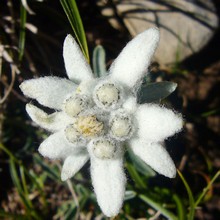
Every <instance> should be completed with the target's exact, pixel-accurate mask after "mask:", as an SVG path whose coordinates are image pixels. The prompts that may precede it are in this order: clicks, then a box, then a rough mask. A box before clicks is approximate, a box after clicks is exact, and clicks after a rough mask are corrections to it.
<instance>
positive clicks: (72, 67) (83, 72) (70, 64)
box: [63, 34, 93, 83]
mask: <svg viewBox="0 0 220 220" xmlns="http://www.w3.org/2000/svg"><path fill="white" fill-rule="evenodd" d="M63 58H64V63H65V67H66V71H67V75H68V77H69V79H71V80H73V81H75V82H77V83H79V82H81V81H84V80H90V79H92V78H93V75H92V71H91V68H90V66H89V64H88V63H87V61H86V60H85V57H84V55H83V54H82V52H81V50H80V48H79V46H78V44H77V43H76V41H75V40H74V38H73V37H72V36H71V35H70V34H69V35H67V37H66V38H65V41H64V44H63Z"/></svg>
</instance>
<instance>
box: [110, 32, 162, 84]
mask: <svg viewBox="0 0 220 220" xmlns="http://www.w3.org/2000/svg"><path fill="white" fill-rule="evenodd" d="M158 42H159V30H158V29H157V28H150V29H148V30H146V31H144V32H142V33H141V34H139V35H137V36H136V37H135V38H134V39H133V40H131V41H130V42H129V43H128V44H127V45H126V47H125V48H124V49H123V50H122V52H121V53H120V54H119V56H118V57H117V58H116V60H115V61H114V63H113V64H112V66H111V68H110V73H111V75H110V76H111V77H112V79H115V80H116V81H119V82H121V83H123V84H125V85H127V86H129V87H131V88H133V87H134V86H135V85H136V84H137V83H138V82H140V81H141V79H142V78H143V76H144V74H146V73H147V68H148V66H149V64H150V61H151V58H152V56H153V54H154V51H155V50H156V48H157V44H158Z"/></svg>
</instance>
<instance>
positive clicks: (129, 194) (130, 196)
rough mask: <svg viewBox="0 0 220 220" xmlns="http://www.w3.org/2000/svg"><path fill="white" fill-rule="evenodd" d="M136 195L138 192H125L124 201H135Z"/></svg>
mask: <svg viewBox="0 0 220 220" xmlns="http://www.w3.org/2000/svg"><path fill="white" fill-rule="evenodd" d="M136 195H137V193H136V192H134V191H132V190H127V191H126V192H125V197H124V201H126V200H130V199H133V198H134V197H135V196H136Z"/></svg>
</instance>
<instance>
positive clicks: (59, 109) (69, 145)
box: [20, 28, 182, 217]
mask: <svg viewBox="0 0 220 220" xmlns="http://www.w3.org/2000/svg"><path fill="white" fill-rule="evenodd" d="M158 41H159V31H158V29H156V28H151V29H149V30H147V31H145V32H143V33H141V34H139V35H138V36H137V37H135V38H134V39H133V40H132V41H131V42H129V43H128V44H127V45H126V47H125V48H124V49H123V50H122V52H121V53H120V55H119V56H118V58H117V59H116V60H115V62H114V63H113V64H112V66H111V68H110V70H109V74H108V75H107V76H105V77H103V78H94V77H93V74H92V71H91V69H90V67H89V65H88V63H87V62H86V60H85V59H84V56H83V54H82V53H81V51H80V49H79V47H78V45H77V43H76V42H75V40H74V39H73V38H72V37H71V36H70V35H68V36H67V37H66V39H65V41H64V46H63V56H64V62H65V67H66V71H67V75H68V77H69V79H70V80H67V79H63V78H58V77H42V78H39V79H31V80H27V81H25V82H23V83H22V84H21V86H20V87H21V90H22V91H23V93H24V94H25V95H26V96H28V97H30V98H33V99H36V100H37V101H38V102H39V103H40V104H42V105H44V106H46V107H49V108H52V109H55V112H54V113H53V114H47V113H45V112H44V111H42V110H41V109H39V108H37V107H36V106H34V105H32V104H27V106H26V110H27V112H28V114H29V115H30V117H31V118H32V120H33V121H34V122H36V123H37V124H38V125H39V126H41V127H42V128H44V129H47V130H48V131H51V132H52V133H53V134H52V135H51V136H49V137H48V138H47V139H46V140H45V141H44V142H43V143H42V144H41V145H40V147H39V152H40V153H41V154H42V155H43V156H45V157H48V158H50V159H61V160H63V161H64V164H63V168H62V172H61V179H62V180H63V181H64V180H67V179H69V178H71V177H72V176H74V174H75V173H76V172H78V171H79V170H80V169H81V167H82V166H83V165H84V164H85V163H86V162H87V161H88V159H89V158H90V163H91V178H92V184H93V187H94V191H95V193H96V196H97V200H98V204H99V206H100V207H101V209H102V211H103V212H104V214H105V215H106V216H109V217H110V216H115V215H117V214H118V213H119V211H120V208H121V206H122V204H123V198H124V193H125V184H126V177H125V174H124V170H123V155H124V152H125V150H126V148H131V149H132V150H133V152H134V153H135V154H136V155H137V156H138V157H140V158H141V159H142V160H143V161H144V162H146V163H147V164H148V165H150V166H151V167H152V168H153V169H154V170H156V171H157V172H158V173H160V174H163V175H165V176H167V177H170V178H172V177H174V176H175V175H176V168H175V165H174V163H173V161H172V159H171V158H170V156H169V154H168V153H167V151H166V150H165V148H164V147H163V146H162V142H163V141H164V140H165V139H167V138H168V137H170V136H172V135H174V134H175V133H176V132H179V131H180V130H181V128H182V119H181V116H180V115H178V114H175V113H174V112H173V111H172V110H168V109H166V108H164V107H162V106H159V105H156V104H141V105H140V104H138V103H137V102H136V99H137V92H138V87H139V86H140V84H141V80H142V78H143V77H144V75H145V73H146V71H147V68H148V65H149V63H150V59H151V57H152V55H153V54H154V51H155V49H156V47H157V44H158ZM77 84H79V85H77Z"/></svg>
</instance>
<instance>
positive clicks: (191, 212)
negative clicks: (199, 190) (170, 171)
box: [177, 170, 195, 220]
mask: <svg viewBox="0 0 220 220" xmlns="http://www.w3.org/2000/svg"><path fill="white" fill-rule="evenodd" d="M177 172H178V174H179V176H180V178H181V180H182V181H183V184H184V186H185V188H186V191H187V194H188V197H189V206H190V210H189V214H188V220H193V219H194V215H195V200H194V197H193V194H192V191H191V189H190V187H189V184H188V183H187V181H186V180H185V178H184V176H183V175H182V173H181V172H180V171H179V170H177Z"/></svg>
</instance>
